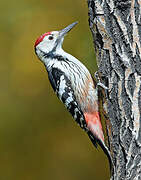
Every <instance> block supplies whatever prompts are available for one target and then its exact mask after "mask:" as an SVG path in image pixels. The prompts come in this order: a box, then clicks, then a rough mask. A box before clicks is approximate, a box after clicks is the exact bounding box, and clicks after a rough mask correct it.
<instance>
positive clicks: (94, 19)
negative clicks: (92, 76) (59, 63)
mask: <svg viewBox="0 0 141 180" xmlns="http://www.w3.org/2000/svg"><path fill="white" fill-rule="evenodd" d="M88 7H89V25H90V29H91V31H92V35H93V39H94V45H95V50H96V55H97V64H98V74H99V77H100V79H101V82H102V83H103V84H105V86H107V87H108V88H109V89H108V90H105V93H106V100H104V105H103V108H104V110H105V111H106V114H107V117H108V120H107V121H106V122H107V129H108V137H109V144H110V151H111V155H112V158H113V163H114V173H113V175H112V176H111V180H121V179H124V180H140V179H141V95H140V94H141V0H88Z"/></svg>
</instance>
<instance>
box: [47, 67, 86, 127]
mask: <svg viewBox="0 0 141 180" xmlns="http://www.w3.org/2000/svg"><path fill="white" fill-rule="evenodd" d="M48 73H49V76H48V77H49V80H50V83H51V85H52V87H53V89H54V91H55V92H56V94H57V96H58V97H59V99H60V100H61V101H62V102H63V103H64V104H65V106H66V108H67V109H68V111H69V112H70V113H71V114H72V116H73V118H74V119H75V120H76V122H77V123H78V124H79V125H80V127H81V128H83V129H84V130H86V129H87V128H86V122H85V118H84V115H83V112H82V111H81V109H80V107H79V105H78V103H77V101H76V98H75V95H74V91H73V89H72V86H71V82H70V80H69V79H68V78H67V76H66V75H65V74H64V72H62V71H61V70H59V69H58V68H53V69H52V70H51V71H50V72H48Z"/></svg>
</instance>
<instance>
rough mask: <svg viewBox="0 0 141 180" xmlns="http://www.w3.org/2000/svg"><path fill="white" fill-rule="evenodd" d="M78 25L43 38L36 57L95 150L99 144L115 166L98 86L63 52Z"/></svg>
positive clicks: (80, 66) (37, 42)
mask: <svg viewBox="0 0 141 180" xmlns="http://www.w3.org/2000/svg"><path fill="white" fill-rule="evenodd" d="M76 24H77V22H74V23H72V24H70V25H69V26H67V27H66V28H64V29H63V30H60V31H51V32H47V33H44V34H43V35H41V36H40V37H39V38H38V39H37V40H36V42H35V45H34V48H35V53H36V55H37V56H38V58H39V59H40V60H41V61H42V62H43V64H44V65H45V67H46V70H47V72H48V78H49V81H50V83H51V85H52V88H53V90H54V91H55V93H56V95H57V96H58V98H59V99H60V100H61V101H62V102H63V103H64V105H65V107H66V108H67V109H68V111H69V112H70V113H71V115H72V116H73V118H74V119H75V121H76V122H77V123H78V124H79V126H80V127H81V128H82V129H83V130H84V131H85V132H86V133H87V134H88V136H89V138H90V139H91V141H92V143H93V144H94V146H95V147H97V143H98V144H99V145H100V146H101V148H102V149H103V151H104V152H105V154H106V155H107V157H108V159H109V162H110V166H111V156H110V152H109V150H108V148H107V146H106V145H105V143H104V135H103V130H102V125H101V121H100V116H99V107H98V92H97V88H96V83H95V81H94V80H93V78H92V76H91V74H90V72H89V71H88V69H87V68H86V67H85V66H84V65H83V64H82V63H81V62H80V61H79V60H78V59H76V58H75V57H74V56H72V55H70V54H68V53H67V52H65V51H64V50H63V49H62V44H63V40H64V37H65V35H66V34H67V33H68V32H69V31H70V30H71V29H72V28H73V27H74V26H75V25H76Z"/></svg>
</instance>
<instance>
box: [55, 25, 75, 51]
mask: <svg viewBox="0 0 141 180" xmlns="http://www.w3.org/2000/svg"><path fill="white" fill-rule="evenodd" d="M77 23H78V22H74V23H72V24H70V25H68V26H67V27H66V28H64V29H62V30H61V31H59V35H58V38H57V40H56V42H55V43H56V45H55V47H54V48H53V51H54V50H55V49H56V48H57V47H59V46H62V42H63V40H64V36H65V35H66V34H67V33H68V32H69V31H70V30H71V29H72V28H73V27H74V26H75V25H76V24H77Z"/></svg>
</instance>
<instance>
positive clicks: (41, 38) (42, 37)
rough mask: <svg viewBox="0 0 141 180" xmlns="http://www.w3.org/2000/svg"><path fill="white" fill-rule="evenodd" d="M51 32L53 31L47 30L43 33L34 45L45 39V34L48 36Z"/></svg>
mask: <svg viewBox="0 0 141 180" xmlns="http://www.w3.org/2000/svg"><path fill="white" fill-rule="evenodd" d="M50 34H51V32H47V33H45V34H43V35H41V36H40V37H39V38H38V39H37V40H36V42H35V45H34V47H36V46H37V45H38V44H39V43H40V42H41V41H42V40H43V39H44V37H45V36H48V35H50Z"/></svg>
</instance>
